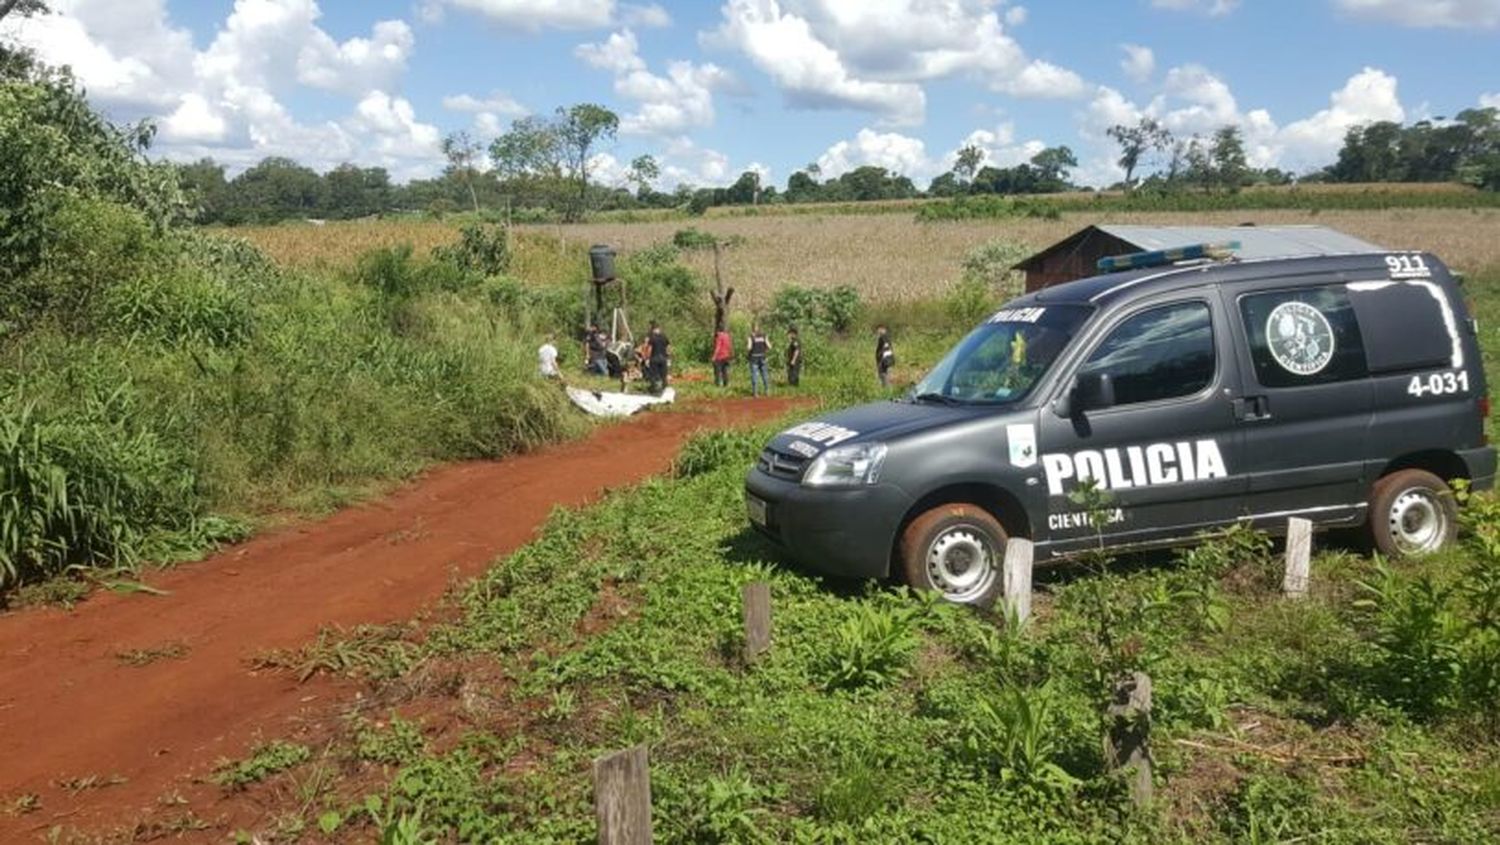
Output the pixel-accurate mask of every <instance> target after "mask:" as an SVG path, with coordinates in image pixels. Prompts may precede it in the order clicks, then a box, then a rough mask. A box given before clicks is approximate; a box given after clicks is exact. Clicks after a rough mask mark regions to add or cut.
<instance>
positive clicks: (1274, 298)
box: [1240, 287, 1369, 387]
mask: <svg viewBox="0 0 1500 845" xmlns="http://www.w3.org/2000/svg"><path fill="white" fill-rule="evenodd" d="M1240 314H1241V316H1242V317H1243V318H1244V323H1245V335H1246V337H1248V338H1249V339H1250V360H1251V361H1252V362H1253V363H1254V364H1255V379H1256V381H1258V382H1260V384H1261V385H1262V386H1264V387H1301V386H1303V385H1310V384H1327V383H1330V382H1337V381H1348V380H1350V379H1356V378H1363V377H1365V376H1366V375H1368V373H1369V370H1368V368H1367V366H1366V364H1365V341H1364V336H1363V335H1362V334H1361V332H1360V321H1359V319H1358V318H1357V317H1356V316H1355V312H1354V307H1353V306H1352V305H1351V304H1350V302H1349V295H1348V294H1347V293H1346V292H1345V291H1344V289H1343V288H1341V287H1320V288H1295V289H1292V290H1279V291H1271V292H1267V293H1253V294H1247V295H1245V296H1243V297H1240Z"/></svg>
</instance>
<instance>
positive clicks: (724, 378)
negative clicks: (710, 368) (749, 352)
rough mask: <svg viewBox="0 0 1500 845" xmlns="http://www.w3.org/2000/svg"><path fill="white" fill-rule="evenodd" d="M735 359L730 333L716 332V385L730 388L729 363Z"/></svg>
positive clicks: (722, 330) (724, 331) (723, 330)
mask: <svg viewBox="0 0 1500 845" xmlns="http://www.w3.org/2000/svg"><path fill="white" fill-rule="evenodd" d="M733 358H734V341H733V340H731V339H730V337H729V331H728V330H726V329H719V330H718V331H716V332H714V355H713V361H714V384H715V385H717V386H719V387H728V386H729V362H730V361H731V360H732V359H733Z"/></svg>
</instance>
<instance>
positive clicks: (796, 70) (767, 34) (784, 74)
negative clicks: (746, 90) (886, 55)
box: [710, 0, 927, 125]
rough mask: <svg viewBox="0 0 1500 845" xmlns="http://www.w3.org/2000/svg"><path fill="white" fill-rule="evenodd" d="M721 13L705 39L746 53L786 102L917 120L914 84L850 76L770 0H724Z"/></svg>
mask: <svg viewBox="0 0 1500 845" xmlns="http://www.w3.org/2000/svg"><path fill="white" fill-rule="evenodd" d="M724 17H725V21H724V23H723V25H722V26H721V27H720V28H719V29H718V30H717V31H716V32H715V33H714V34H713V35H712V36H711V37H710V40H711V41H714V42H716V43H722V44H726V45H729V46H732V47H733V48H735V49H738V50H740V51H741V52H743V53H744V54H745V55H746V56H748V57H749V58H750V60H751V61H752V62H754V63H755V65H756V66H757V67H759V68H760V69H761V70H763V71H765V72H766V73H767V74H769V75H770V76H771V78H772V79H774V80H776V83H777V85H779V86H780V87H781V90H782V92H783V93H784V94H785V96H786V98H787V101H788V102H789V103H790V104H791V105H793V106H795V107H799V108H809V109H830V108H851V109H855V110H858V111H868V112H874V113H877V114H880V115H881V116H882V117H883V118H884V119H885V120H886V121H887V122H890V123H893V124H903V125H906V124H913V123H919V122H921V120H922V117H923V113H924V112H925V111H926V107H927V98H926V95H925V94H923V93H922V89H921V87H920V86H917V85H914V84H911V83H902V82H879V81H872V80H868V79H859V78H856V77H855V76H854V75H853V74H852V73H851V72H850V70H849V68H848V67H847V66H846V65H845V63H844V60H843V58H842V57H841V56H840V55H839V53H838V51H836V50H834V49H833V48H832V47H830V46H829V45H828V44H826V43H824V42H823V41H821V40H819V38H818V36H817V35H816V34H815V33H814V32H813V30H812V27H811V25H810V24H809V23H808V21H807V20H806V19H805V18H802V17H799V16H797V15H793V14H783V13H782V11H781V6H780V4H779V3H778V2H776V0H730V2H729V3H727V4H725V6H724Z"/></svg>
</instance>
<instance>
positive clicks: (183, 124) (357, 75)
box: [5, 0, 441, 178]
mask: <svg viewBox="0 0 1500 845" xmlns="http://www.w3.org/2000/svg"><path fill="white" fill-rule="evenodd" d="M52 7H53V9H54V11H55V14H51V15H44V16H39V17H35V18H28V19H23V20H21V21H19V22H7V24H6V25H5V28H6V32H7V33H10V34H13V35H14V37H16V38H17V39H18V40H19V41H20V42H21V43H24V44H26V45H28V46H31V47H33V48H34V49H36V50H37V52H38V54H39V55H40V57H41V58H42V59H43V61H46V62H49V63H54V64H63V63H66V64H71V65H72V66H73V68H74V72H75V74H76V75H77V77H78V80H79V82H80V83H81V84H82V85H83V86H84V87H85V88H86V89H87V90H88V92H89V95H90V97H91V98H92V99H93V100H94V101H95V102H96V103H97V104H98V105H100V106H101V107H103V108H104V109H105V110H106V111H107V112H108V113H109V114H111V116H113V117H114V118H115V119H124V120H134V119H137V118H141V117H155V118H158V119H159V120H160V128H161V132H160V135H159V136H158V143H157V150H158V151H159V152H161V153H163V154H164V155H166V156H168V157H171V158H189V157H198V156H213V157H214V158H217V159H219V160H220V161H222V162H224V163H226V164H229V165H230V166H231V167H233V168H236V169H237V168H240V167H244V166H248V165H249V164H252V163H254V162H255V161H256V160H258V159H260V158H263V157H265V156H270V155H284V156H290V157H293V158H297V159H299V160H301V161H303V162H304V163H306V164H308V165H310V166H313V167H317V168H320V169H327V168H329V167H332V166H334V165H336V164H339V163H342V162H344V161H352V162H355V163H358V164H363V165H369V166H376V165H378V166H384V167H387V168H389V169H391V170H392V171H393V172H394V174H395V175H396V176H397V178H405V177H409V176H412V175H422V174H426V173H429V172H432V171H433V170H435V169H436V167H437V165H438V163H439V162H440V161H441V153H440V150H439V149H438V131H437V129H436V128H435V127H433V126H431V125H428V124H425V123H422V122H421V121H420V120H418V119H417V116H416V114H415V110H414V109H413V107H412V105H411V103H410V101H408V100H406V99H404V98H402V97H400V96H398V95H396V94H394V93H391V92H393V91H394V90H395V86H396V85H397V83H398V82H399V79H400V77H401V76H402V75H403V74H404V73H405V71H406V67H407V62H408V60H409V58H410V56H411V54H412V51H413V49H414V46H415V36H414V34H413V32H412V30H411V27H410V26H408V25H407V24H406V23H405V22H402V21H380V22H377V23H375V24H374V25H373V26H372V27H371V29H370V32H369V35H368V36H367V37H356V38H350V39H348V40H345V41H338V40H336V39H334V38H333V37H332V36H330V35H329V34H328V33H327V32H326V31H324V30H323V29H322V28H321V27H320V26H319V25H318V20H319V18H320V17H321V14H322V11H321V9H320V7H319V5H318V3H317V2H316V1H315V0H236V1H235V3H234V6H233V8H232V9H231V10H230V13H229V15H228V16H227V18H226V19H225V20H224V23H223V24H222V25H221V26H220V28H219V29H218V31H217V33H216V34H215V36H214V38H213V40H212V41H211V42H210V43H209V45H208V47H206V48H205V49H203V50H201V51H199V50H196V49H195V48H194V45H193V40H192V37H191V35H190V34H189V33H188V31H187V30H186V29H184V28H182V27H178V26H175V25H174V24H173V23H172V21H171V19H170V17H169V15H168V11H167V7H166V4H165V3H164V2H162V0H140V2H133V3H128V4H126V3H118V2H109V0H55V2H54V3H52ZM299 88H316V89H321V90H325V91H329V92H332V93H334V94H336V95H343V96H346V97H348V98H349V105H350V111H349V112H348V113H347V114H346V115H345V116H344V117H342V118H339V119H336V120H327V121H322V122H318V123H311V124H303V123H301V122H299V121H298V120H297V119H296V118H294V117H293V115H292V114H291V112H290V111H289V110H288V109H287V108H286V107H285V106H284V105H283V104H282V101H281V98H282V97H283V96H285V95H286V94H287V93H289V92H292V91H295V90H297V89H299Z"/></svg>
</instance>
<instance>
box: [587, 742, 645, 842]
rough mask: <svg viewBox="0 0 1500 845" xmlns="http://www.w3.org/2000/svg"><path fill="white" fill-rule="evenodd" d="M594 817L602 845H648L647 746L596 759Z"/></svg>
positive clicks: (639, 746)
mask: <svg viewBox="0 0 1500 845" xmlns="http://www.w3.org/2000/svg"><path fill="white" fill-rule="evenodd" d="M594 816H595V818H597V819H598V820H599V845H649V843H650V842H651V765H650V760H649V759H648V757H647V753H646V746H644V745H637V746H635V747H634V748H627V749H625V750H624V751H616V752H615V753H613V754H606V755H605V756H603V757H600V758H598V759H597V760H595V761H594Z"/></svg>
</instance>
